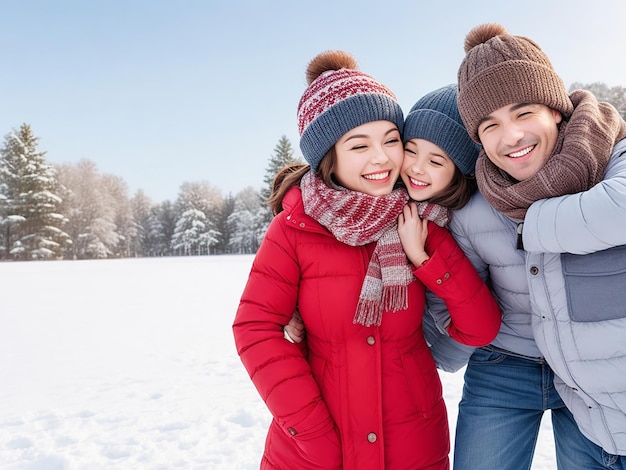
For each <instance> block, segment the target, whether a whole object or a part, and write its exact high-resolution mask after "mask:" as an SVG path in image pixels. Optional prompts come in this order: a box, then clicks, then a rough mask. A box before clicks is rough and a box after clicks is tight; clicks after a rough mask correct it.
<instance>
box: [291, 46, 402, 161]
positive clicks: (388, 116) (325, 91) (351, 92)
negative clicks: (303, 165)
mask: <svg viewBox="0 0 626 470" xmlns="http://www.w3.org/2000/svg"><path fill="white" fill-rule="evenodd" d="M356 65H357V64H356V60H355V59H354V57H353V56H352V55H350V54H348V53H347V52H343V51H326V52H322V53H321V54H319V55H317V56H316V57H315V58H314V59H313V60H312V61H311V62H310V63H309V66H308V67H307V72H306V76H307V82H308V84H309V86H308V88H307V89H306V90H305V92H304V94H303V95H302V98H301V99H300V102H299V103H298V131H299V133H300V149H301V150H302V155H303V156H304V158H305V160H306V161H307V162H308V163H309V164H310V165H311V168H313V170H314V171H317V169H318V167H319V164H320V162H321V161H322V158H324V156H325V155H326V153H328V151H329V150H330V149H331V148H332V147H333V146H334V145H335V143H336V142H337V141H338V140H339V138H340V137H341V136H342V135H344V134H345V133H346V132H348V131H350V130H351V129H354V128H355V127H358V126H360V125H362V124H365V123H367V122H372V121H390V122H393V123H394V124H396V126H398V129H399V130H400V132H402V127H403V125H404V115H403V113H402V108H401V107H400V105H399V104H398V101H397V99H396V97H395V95H394V94H393V93H392V92H391V91H390V90H389V89H388V88H387V87H386V86H385V85H383V84H382V83H380V82H378V81H377V80H375V79H374V78H373V77H371V76H369V75H367V74H364V73H363V72H360V71H358V70H356Z"/></svg>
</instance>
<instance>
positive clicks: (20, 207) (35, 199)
mask: <svg viewBox="0 0 626 470" xmlns="http://www.w3.org/2000/svg"><path fill="white" fill-rule="evenodd" d="M38 143H39V138H38V137H35V135H34V134H33V132H32V130H31V128H30V126H29V125H28V124H22V125H21V126H20V128H19V129H18V130H13V131H12V132H11V133H9V134H8V135H6V136H5V140H4V146H3V147H2V148H1V149H0V181H1V182H2V184H1V185H0V191H2V193H1V197H0V220H1V221H2V229H3V230H2V232H3V242H4V246H3V256H4V257H7V258H13V259H19V260H31V259H55V258H59V257H61V255H62V252H63V249H64V248H65V247H66V246H67V245H68V244H69V243H71V239H70V236H69V235H68V234H67V233H66V232H65V231H64V230H63V226H64V224H65V223H66V222H67V218H66V217H65V216H64V215H63V214H62V213H61V212H60V211H59V207H60V205H61V202H62V199H61V197H59V195H58V191H59V185H58V179H57V172H56V170H55V168H54V167H53V166H52V165H50V164H48V163H47V162H46V160H45V154H46V152H40V151H38V149H37V145H38Z"/></svg>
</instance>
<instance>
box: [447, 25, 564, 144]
mask: <svg viewBox="0 0 626 470" xmlns="http://www.w3.org/2000/svg"><path fill="white" fill-rule="evenodd" d="M458 87H459V97H458V102H459V112H460V113H461V117H462V118H463V122H464V123H465V127H467V130H468V132H469V134H470V136H471V137H472V139H474V140H475V141H476V142H478V141H479V139H478V125H479V123H480V121H481V119H483V118H484V117H486V116H488V115H489V114H490V113H492V112H493V111H495V110H496V109H499V108H501V107H503V106H506V105H509V104H514V103H540V104H544V105H546V106H548V107H550V108H552V109H556V110H557V111H560V112H561V113H562V114H563V117H564V118H566V119H567V118H569V116H570V115H571V114H572V112H573V110H574V108H573V105H572V102H571V100H570V98H569V96H568V94H567V90H566V89H565V85H564V84H563V80H561V78H560V77H559V76H558V75H557V74H556V72H555V71H554V69H553V68H552V64H551V63H550V60H549V59H548V57H547V56H546V55H545V54H544V52H543V51H542V50H541V48H540V47H539V46H538V45H537V44H536V43H535V42H534V41H532V40H531V39H528V38H525V37H522V36H513V35H511V34H509V33H508V32H507V31H506V29H505V28H504V26H502V25H500V24H492V23H488V24H482V25H479V26H476V27H475V28H474V29H472V30H471V31H470V32H469V33H468V34H467V36H466V38H465V58H464V59H463V62H462V63H461V67H460V68H459V73H458Z"/></svg>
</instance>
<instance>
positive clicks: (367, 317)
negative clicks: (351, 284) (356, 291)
mask: <svg viewBox="0 0 626 470" xmlns="http://www.w3.org/2000/svg"><path fill="white" fill-rule="evenodd" d="M382 319H383V309H382V304H381V303H380V301H378V300H366V299H363V298H360V299H359V303H358V304H357V306H356V313H355V315H354V319H353V320H352V323H354V324H359V325H363V326H373V325H376V326H379V325H380V322H381V321H382Z"/></svg>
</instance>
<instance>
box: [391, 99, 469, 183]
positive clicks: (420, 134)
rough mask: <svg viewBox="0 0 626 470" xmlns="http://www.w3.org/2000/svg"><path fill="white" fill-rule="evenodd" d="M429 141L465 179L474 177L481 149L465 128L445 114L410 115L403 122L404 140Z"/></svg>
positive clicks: (423, 111) (418, 112)
mask: <svg viewBox="0 0 626 470" xmlns="http://www.w3.org/2000/svg"><path fill="white" fill-rule="evenodd" d="M411 139H424V140H428V141H429V142H432V143H434V144H436V145H437V146H439V147H440V148H441V149H443V150H444V151H445V152H446V154H447V155H448V157H450V159H451V160H452V161H453V162H454V164H455V165H456V166H457V167H459V169H460V170H461V171H462V172H463V174H464V175H471V174H474V168H475V166H476V159H477V158H478V151H479V146H478V145H477V144H476V143H475V142H474V141H472V139H471V138H470V136H469V135H468V134H467V131H466V130H465V128H464V127H463V126H462V125H461V124H460V123H458V122H457V121H455V120H454V119H451V118H450V117H449V116H447V115H446V114H444V113H442V112H439V111H435V110H433V109H418V110H416V111H412V112H410V113H409V114H408V115H407V117H406V120H405V122H404V134H403V140H404V142H407V141H409V140H411Z"/></svg>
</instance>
